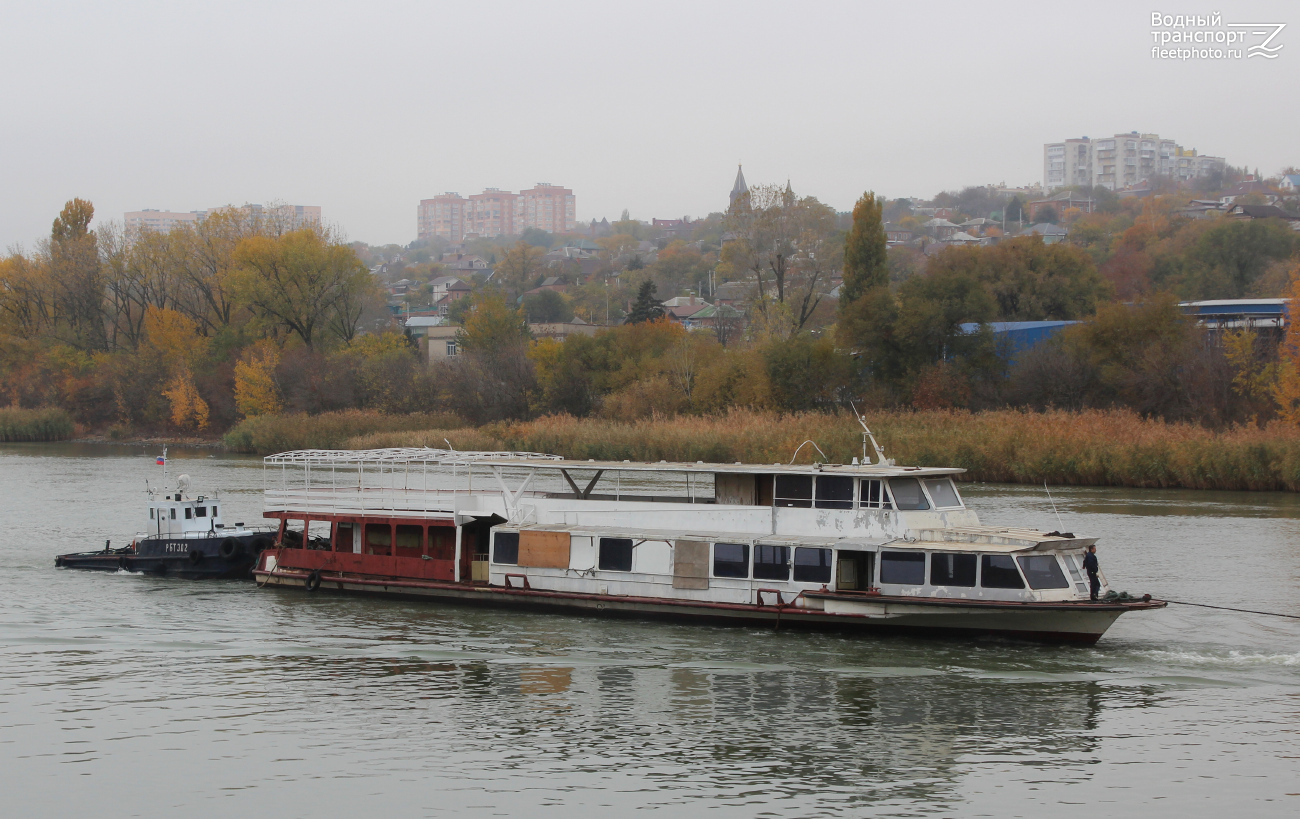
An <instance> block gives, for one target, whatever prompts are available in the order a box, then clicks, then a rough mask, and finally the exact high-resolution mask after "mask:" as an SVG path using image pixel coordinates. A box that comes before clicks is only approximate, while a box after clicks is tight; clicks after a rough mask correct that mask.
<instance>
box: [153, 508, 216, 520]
mask: <svg viewBox="0 0 1300 819" xmlns="http://www.w3.org/2000/svg"><path fill="white" fill-rule="evenodd" d="M154 509H155V507H152V506H151V507H149V520H163V519H164V518H166V515H165V514H163V513H164V512H171V519H172V520H176V510H175V509H163V508H158V509H157V512H158V516H157V518H155V517H154ZM207 516H208V507H206V506H193V507H191V506H187V507H185V519H186V520H190V519H191V518H206V517H207ZM216 516H217V507H215V506H214V507H212V517H214V518H215V517H216Z"/></svg>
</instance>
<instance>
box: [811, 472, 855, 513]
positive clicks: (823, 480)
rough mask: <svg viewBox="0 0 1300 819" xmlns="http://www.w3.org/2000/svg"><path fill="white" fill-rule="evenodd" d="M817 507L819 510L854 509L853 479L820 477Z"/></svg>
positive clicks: (829, 476) (833, 476) (831, 476)
mask: <svg viewBox="0 0 1300 819" xmlns="http://www.w3.org/2000/svg"><path fill="white" fill-rule="evenodd" d="M816 506H817V508H818V509H852V508H853V479H852V478H841V477H838V476H835V475H818V476H817V503H816Z"/></svg>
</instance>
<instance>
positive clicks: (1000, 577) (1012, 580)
mask: <svg viewBox="0 0 1300 819" xmlns="http://www.w3.org/2000/svg"><path fill="white" fill-rule="evenodd" d="M980 585H981V586H983V587H984V588H986V589H1023V588H1024V587H1025V581H1023V580H1021V579H1020V572H1018V571H1016V562H1015V561H1014V560H1012V559H1011V555H984V556H983V557H981V558H980Z"/></svg>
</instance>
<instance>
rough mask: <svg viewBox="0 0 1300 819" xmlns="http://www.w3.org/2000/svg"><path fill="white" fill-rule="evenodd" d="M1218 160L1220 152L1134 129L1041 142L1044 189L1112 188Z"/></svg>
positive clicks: (1190, 174) (1198, 172)
mask: <svg viewBox="0 0 1300 819" xmlns="http://www.w3.org/2000/svg"><path fill="white" fill-rule="evenodd" d="M1223 166H1224V159H1223V157H1217V156H1200V155H1198V154H1197V153H1196V151H1195V149H1185V148H1183V147H1182V146H1180V145H1179V144H1178V143H1177V142H1176V141H1175V140H1172V139H1165V138H1161V137H1160V135H1159V134H1140V133H1138V132H1137V131H1130V132H1129V133H1127V134H1115V135H1114V136H1112V137H1103V138H1100V139H1089V138H1088V137H1081V138H1079V139H1067V140H1065V141H1064V142H1049V143H1047V144H1045V145H1043V187H1045V188H1047V189H1048V190H1052V189H1055V188H1063V187H1068V186H1071V185H1083V186H1088V185H1091V186H1095V187H1102V188H1109V189H1110V190H1113V191H1115V190H1122V189H1124V188H1130V187H1133V186H1135V185H1138V184H1141V183H1143V182H1148V181H1150V180H1152V179H1154V178H1156V177H1158V176H1166V177H1171V178H1174V179H1178V180H1179V181H1184V182H1185V181H1188V180H1191V179H1195V178H1197V177H1201V176H1205V175H1207V174H1209V173H1212V172H1213V171H1214V170H1216V169H1221V168H1223Z"/></svg>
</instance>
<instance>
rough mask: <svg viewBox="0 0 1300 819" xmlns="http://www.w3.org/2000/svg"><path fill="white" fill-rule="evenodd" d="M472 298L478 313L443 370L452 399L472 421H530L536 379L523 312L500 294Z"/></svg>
mask: <svg viewBox="0 0 1300 819" xmlns="http://www.w3.org/2000/svg"><path fill="white" fill-rule="evenodd" d="M472 298H473V299H474V304H473V309H472V310H470V311H469V312H468V313H466V314H465V320H464V324H463V325H462V327H461V329H460V331H459V332H458V333H457V334H456V346H457V355H456V357H455V358H454V359H451V360H449V361H446V362H444V363H443V364H442V365H441V366H442V368H443V369H442V372H441V373H440V375H441V377H442V378H443V380H444V382H445V383H446V385H447V387H448V390H447V395H448V400H449V402H450V403H451V404H452V406H453V408H455V409H456V410H457V411H458V412H460V414H462V415H463V416H465V417H466V418H469V419H470V420H473V421H478V422H485V421H496V420H500V419H502V418H522V417H525V416H527V414H528V411H529V402H530V397H531V395H532V392H533V389H534V384H535V377H534V371H533V367H532V364H531V362H530V361H529V360H528V347H529V344H530V342H531V341H532V334H531V333H530V332H529V331H528V324H527V321H526V320H525V318H524V314H523V311H521V310H517V309H515V308H513V307H511V306H510V305H509V304H507V302H506V299H505V296H503V295H502V294H501V293H500V292H487V293H482V294H475V295H474V296H473V297H472Z"/></svg>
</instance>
